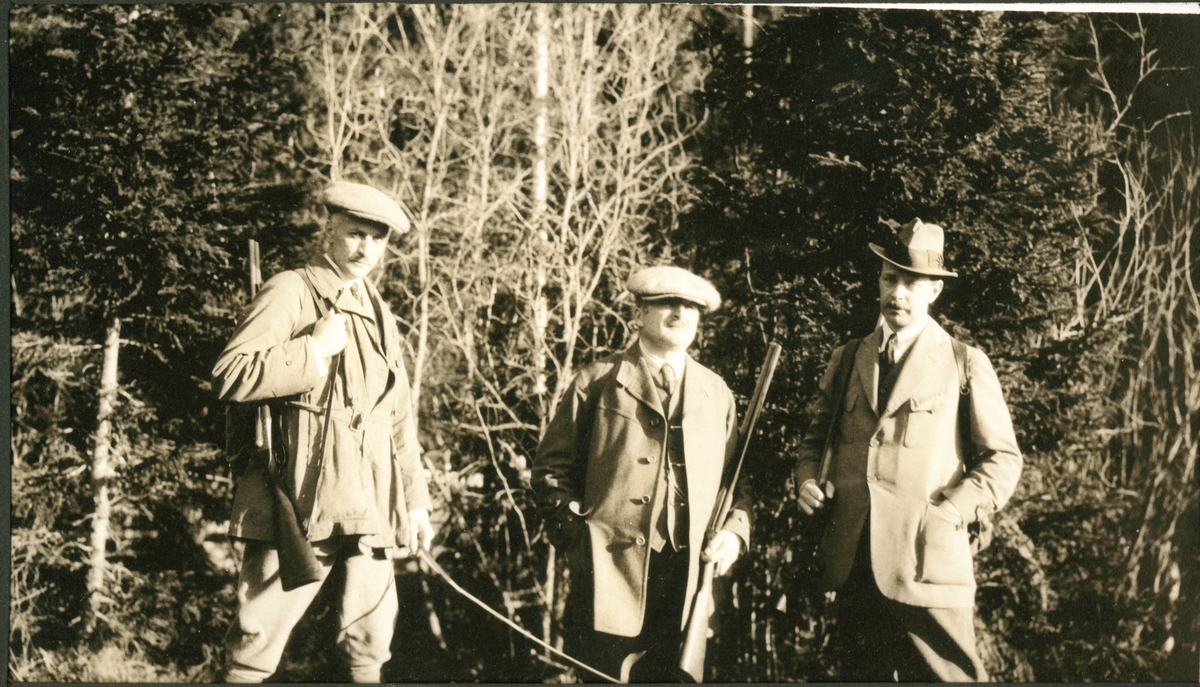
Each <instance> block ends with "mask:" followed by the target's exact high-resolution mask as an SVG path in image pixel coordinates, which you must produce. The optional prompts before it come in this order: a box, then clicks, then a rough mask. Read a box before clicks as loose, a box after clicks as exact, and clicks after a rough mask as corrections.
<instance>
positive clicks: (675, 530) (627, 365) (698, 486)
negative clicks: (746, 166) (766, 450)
mask: <svg viewBox="0 0 1200 687" xmlns="http://www.w3.org/2000/svg"><path fill="white" fill-rule="evenodd" d="M628 288H629V291H630V292H631V293H633V294H634V296H635V297H636V298H637V305H638V316H637V322H638V324H639V325H640V328H639V333H638V338H637V341H636V342H635V343H634V344H633V345H631V346H630V347H629V348H628V350H626V351H625V352H623V353H619V354H616V355H612V356H609V357H607V358H604V359H603V360H600V361H597V362H595V363H592V364H590V365H588V366H586V367H584V368H583V369H581V370H580V371H579V373H578V374H577V375H576V377H575V379H574V380H573V381H572V384H571V387H570V389H569V390H568V391H567V394H566V397H565V398H564V399H563V401H562V405H560V406H559V408H558V411H557V412H556V413H555V416H554V418H553V420H552V421H551V423H550V426H549V427H548V428H547V430H546V435H545V437H544V438H543V439H542V442H541V445H540V446H539V447H538V451H537V457H536V459H535V461H534V468H533V488H534V490H535V492H536V498H537V502H538V505H539V509H540V510H541V512H542V513H543V515H544V518H545V521H546V527H547V531H548V533H549V535H550V539H551V542H552V543H553V544H554V545H555V546H556V547H558V548H559V549H561V550H563V551H565V552H566V556H567V561H568V564H569V566H570V570H571V592H570V596H569V598H568V600H567V610H566V617H565V618H564V624H565V625H566V627H567V632H566V634H567V641H566V642H565V647H564V648H565V650H566V651H567V653H569V654H571V655H573V656H575V657H576V658H579V659H581V660H582V661H584V662H585V663H587V664H589V665H591V666H592V667H594V668H596V669H598V670H600V671H601V672H604V673H606V674H608V675H610V676H613V677H617V678H619V679H621V680H622V681H628V680H630V679H633V680H634V681H637V682H675V681H678V679H679V677H680V675H681V672H680V670H679V651H680V647H681V644H682V641H683V634H682V630H683V627H684V623H685V622H686V619H687V613H688V609H689V608H690V606H691V602H692V597H693V595H694V594H695V593H696V587H697V582H698V577H699V568H700V560H701V556H702V555H703V556H704V558H705V560H711V561H713V562H714V565H715V566H716V573H717V574H725V572H726V571H728V570H729V568H730V566H732V565H733V563H734V562H735V561H736V560H737V558H738V556H739V554H740V553H741V552H742V551H744V550H745V547H746V546H747V545H748V542H749V538H750V518H749V506H748V505H747V504H748V499H747V498H746V491H745V488H744V487H745V482H744V480H743V481H742V486H743V489H741V490H740V491H739V494H738V498H737V499H735V501H734V504H733V509H732V510H731V511H730V514H729V517H728V518H727V519H726V521H725V522H724V523H722V527H721V529H720V531H719V533H718V534H717V535H716V536H715V537H714V538H713V540H712V541H710V542H706V541H704V537H705V530H706V528H707V527H708V520H709V518H710V516H711V514H712V512H713V510H714V507H715V505H716V499H717V492H718V490H719V489H720V482H721V478H722V474H723V473H724V470H725V466H726V465H727V464H728V462H729V461H730V460H731V458H732V456H733V453H734V450H735V443H736V441H737V409H736V406H735V403H734V399H733V395H732V393H731V392H730V391H729V388H728V387H727V386H726V385H725V382H724V381H722V380H721V378H720V377H718V376H717V375H716V374H715V373H714V372H713V371H712V370H709V369H708V368H706V367H704V366H703V365H701V364H699V363H697V362H696V361H695V360H694V359H692V358H691V357H690V356H689V355H688V354H687V349H688V347H689V346H690V345H691V344H692V341H693V340H694V339H695V336H696V327H697V324H698V322H699V318H700V314H701V313H702V312H704V313H711V312H712V311H714V310H716V309H717V307H718V306H719V305H720V302H721V301H720V295H719V294H718V293H717V291H716V289H715V288H713V286H712V284H710V283H709V282H708V281H706V280H705V279H703V278H701V277H699V276H697V275H694V274H692V273H690V272H688V271H686V270H683V269H680V268H678V267H671V266H659V267H651V268H648V269H644V270H642V271H640V272H638V273H636V274H634V275H633V276H632V277H631V278H630V280H629V283H628ZM580 677H581V678H583V679H584V680H593V679H596V676H594V675H590V674H581V675H580Z"/></svg>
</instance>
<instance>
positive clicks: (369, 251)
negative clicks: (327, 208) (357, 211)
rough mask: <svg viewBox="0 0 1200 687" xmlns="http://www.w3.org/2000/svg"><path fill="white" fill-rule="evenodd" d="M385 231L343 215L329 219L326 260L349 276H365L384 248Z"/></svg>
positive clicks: (340, 213)
mask: <svg viewBox="0 0 1200 687" xmlns="http://www.w3.org/2000/svg"><path fill="white" fill-rule="evenodd" d="M387 238H388V231H387V228H386V227H384V226H382V225H379V224H376V223H374V222H367V221H365V220H361V219H359V218H357V217H355V216H354V215H347V214H345V213H343V212H339V213H337V214H334V215H333V216H332V217H330V218H329V258H330V259H331V260H333V262H334V264H335V265H337V266H338V269H340V270H342V272H343V273H345V274H346V275H347V276H350V277H360V278H361V277H365V276H367V274H368V273H369V272H370V271H371V270H372V269H374V268H375V265H376V263H378V262H379V258H381V257H383V251H384V250H385V249H386V248H387Z"/></svg>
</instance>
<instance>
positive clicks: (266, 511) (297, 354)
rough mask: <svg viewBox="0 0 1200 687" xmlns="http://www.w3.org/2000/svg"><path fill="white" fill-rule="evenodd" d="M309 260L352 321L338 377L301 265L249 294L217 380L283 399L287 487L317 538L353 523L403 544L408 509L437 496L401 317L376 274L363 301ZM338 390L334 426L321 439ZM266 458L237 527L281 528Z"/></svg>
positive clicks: (379, 542)
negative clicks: (326, 355) (323, 354)
mask: <svg viewBox="0 0 1200 687" xmlns="http://www.w3.org/2000/svg"><path fill="white" fill-rule="evenodd" d="M302 269H303V270H305V271H306V272H307V273H308V275H309V277H310V278H311V279H312V282H313V285H314V286H315V288H316V289H317V291H318V292H319V293H320V294H321V295H322V297H323V298H326V299H329V300H327V301H326V302H327V303H328V302H334V303H335V304H336V310H337V311H339V312H341V313H342V314H344V315H345V316H346V319H347V322H348V324H349V325H350V327H351V331H352V335H351V336H350V337H349V342H348V343H347V345H346V349H345V351H344V352H343V361H342V364H341V366H340V373H339V374H338V375H337V379H336V381H335V383H329V374H328V373H326V374H322V373H321V371H320V370H319V369H318V363H317V360H316V357H315V351H314V348H313V346H312V343H311V336H310V335H311V332H312V329H313V325H314V324H315V323H316V321H317V319H318V317H319V314H318V310H317V306H316V302H315V300H314V298H313V296H312V293H311V291H310V289H309V288H308V286H307V285H306V284H305V282H304V280H303V279H302V277H301V276H300V273H299V271H288V272H282V273H280V274H277V275H275V276H274V277H272V278H271V279H269V280H268V281H267V282H266V283H265V284H264V285H263V287H262V289H261V290H260V291H259V293H258V295H257V296H256V297H255V298H254V300H253V301H252V302H251V303H250V306H249V308H248V310H247V312H246V315H245V317H244V319H243V320H242V323H241V325H240V326H239V327H238V329H237V331H235V332H234V334H233V337H232V338H231V339H230V341H229V344H228V345H227V346H226V347H225V350H224V351H223V352H222V353H221V355H220V357H219V358H218V359H217V363H216V365H215V367H214V368H213V386H214V388H215V389H216V390H217V396H218V398H219V399H220V400H222V401H228V402H243V403H244V402H256V401H270V400H274V401H277V403H275V405H276V411H277V412H280V413H282V425H283V437H282V441H283V443H284V445H285V453H286V457H287V460H288V468H289V470H288V471H287V478H286V480H285V482H286V483H285V485H284V489H285V490H287V491H289V492H290V493H291V495H292V498H293V499H294V500H295V502H296V506H297V510H298V514H299V516H300V518H301V520H302V525H303V526H304V527H305V528H306V531H307V536H308V539H309V540H311V541H320V540H322V539H326V538H328V537H331V536H333V535H342V534H347V535H349V534H354V535H364V541H363V543H364V544H366V545H368V546H373V547H376V548H390V547H392V546H403V545H405V544H406V542H407V533H408V511H409V510H412V509H416V508H426V509H428V508H429V507H430V501H429V492H428V489H427V487H426V484H425V476H424V470H423V469H422V467H421V461H420V446H419V445H418V443H417V435H416V424H415V422H414V417H413V408H412V402H411V397H410V391H409V386H408V375H407V374H406V372H405V370H404V363H403V361H402V359H401V357H400V352H401V344H400V332H399V329H398V328H397V327H396V323H395V318H394V317H393V316H392V314H391V312H390V311H389V310H388V307H387V305H386V304H385V303H384V302H383V299H381V298H380V297H379V293H378V292H377V291H376V290H375V287H374V286H373V285H371V284H370V282H368V281H367V280H363V283H364V284H365V285H366V291H367V293H368V294H369V295H370V302H369V303H362V302H360V301H357V300H355V299H354V298H352V297H351V296H350V293H349V291H345V292H343V291H342V287H343V283H342V280H341V279H340V278H339V277H338V276H337V274H336V273H335V272H334V270H333V269H332V268H331V267H329V266H328V265H325V264H323V263H313V264H310V265H308V266H306V267H304V268H302ZM372 303H373V304H374V305H375V306H377V307H378V310H377V311H376V309H375V307H372V305H371V304H372ZM377 322H381V323H382V327H383V336H382V338H381V337H380V332H379V327H378V326H377ZM331 389H332V393H333V405H332V408H333V410H332V414H331V418H330V422H329V434H330V437H329V440H328V441H326V442H324V443H322V441H321V434H322V432H323V429H324V427H325V408H326V406H327V403H326V401H327V394H328V393H330V390H331ZM322 445H323V446H324V456H323V458H320V459H318V457H317V456H315V453H316V451H317V450H318V449H320V448H321V447H322ZM263 469H264V461H262V460H261V459H260V458H259V457H256V458H255V459H254V460H252V461H251V463H250V465H249V466H248V467H247V469H246V471H245V473H244V474H243V475H242V477H241V478H240V479H239V480H238V484H237V488H236V491H235V493H234V499H233V511H232V514H231V517H230V535H231V536H234V537H241V538H246V539H261V540H272V539H274V531H273V529H272V522H273V521H272V510H271V509H272V500H271V498H270V496H269V492H268V490H267V482H266V477H265V473H264V472H263Z"/></svg>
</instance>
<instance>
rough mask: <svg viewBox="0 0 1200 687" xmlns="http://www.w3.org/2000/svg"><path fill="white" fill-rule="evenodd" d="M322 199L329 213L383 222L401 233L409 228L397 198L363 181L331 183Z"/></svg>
mask: <svg viewBox="0 0 1200 687" xmlns="http://www.w3.org/2000/svg"><path fill="white" fill-rule="evenodd" d="M322 200H323V201H324V202H325V207H326V208H327V209H328V210H329V212H330V213H334V212H344V213H346V214H349V215H354V216H355V217H361V218H362V219H365V220H370V221H372V222H379V223H380V224H383V225H386V226H387V227H388V228H389V229H391V230H392V231H395V232H398V233H400V234H403V233H404V232H406V231H408V228H409V223H408V217H407V216H406V215H405V214H404V211H403V210H401V209H400V206H399V205H398V204H397V203H396V201H394V200H392V199H391V198H390V197H389V196H388V195H387V194H386V193H384V192H383V191H380V190H378V189H375V188H372V187H370V186H367V185H365V184H355V183H351V182H349V181H338V182H334V183H333V184H331V185H330V186H329V188H326V189H325V193H324V196H323V198H322Z"/></svg>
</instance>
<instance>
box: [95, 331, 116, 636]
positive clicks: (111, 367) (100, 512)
mask: <svg viewBox="0 0 1200 687" xmlns="http://www.w3.org/2000/svg"><path fill="white" fill-rule="evenodd" d="M120 345H121V320H120V318H113V321H112V326H111V327H109V329H108V336H107V337H106V338H105V341H104V368H103V371H102V373H101V375H100V410H99V412H97V414H96V420H97V422H98V427H97V428H96V445H95V448H94V449H93V451H92V492H93V497H94V499H95V504H96V512H95V513H94V514H93V516H92V556H91V561H90V565H91V568H90V570H89V571H88V582H87V588H88V600H89V610H90V612H91V613H90V617H89V618H88V629H89V631H90V630H91V629H92V628H94V627H95V623H96V619H97V617H99V616H100V608H101V605H102V603H103V602H104V599H105V595H104V577H105V575H104V573H105V571H106V569H107V567H108V561H107V559H106V558H105V553H106V549H107V546H108V521H109V515H110V513H111V508H112V504H111V503H110V502H109V496H108V480H109V478H110V477H111V476H112V475H113V470H112V468H111V466H110V465H109V450H110V447H111V442H110V439H109V437H110V435H111V433H112V423H111V422H110V420H109V418H110V417H111V416H112V412H113V403H114V401H115V400H116V396H117V353H118V352H119V350H120Z"/></svg>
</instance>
